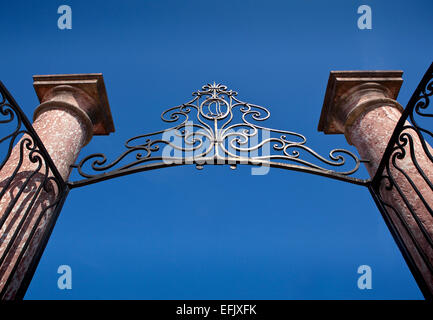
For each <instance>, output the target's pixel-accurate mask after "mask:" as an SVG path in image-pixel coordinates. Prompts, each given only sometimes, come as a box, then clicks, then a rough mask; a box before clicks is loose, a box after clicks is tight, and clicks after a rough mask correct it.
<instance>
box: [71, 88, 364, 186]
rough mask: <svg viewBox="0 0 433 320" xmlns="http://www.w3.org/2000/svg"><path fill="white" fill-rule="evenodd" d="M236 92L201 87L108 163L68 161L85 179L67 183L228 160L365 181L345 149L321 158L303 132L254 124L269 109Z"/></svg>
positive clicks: (92, 158)
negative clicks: (164, 124)
mask: <svg viewBox="0 0 433 320" xmlns="http://www.w3.org/2000/svg"><path fill="white" fill-rule="evenodd" d="M237 95H238V93H237V92H236V91H233V90H229V89H228V88H227V86H225V85H222V84H216V83H212V84H207V85H204V86H203V87H202V89H201V90H198V91H196V92H194V93H193V99H192V100H190V101H189V102H187V103H184V104H182V105H179V106H176V107H172V108H170V109H168V110H166V111H164V112H163V113H162V115H161V119H162V120H163V121H164V122H167V123H171V124H173V125H172V126H171V127H169V128H167V129H164V130H161V131H156V132H152V133H146V134H142V135H138V136H135V137H133V138H130V139H128V140H127V141H126V142H125V145H124V146H125V150H124V151H123V152H122V153H121V154H120V155H119V156H118V157H117V158H115V159H113V160H111V161H109V160H108V157H107V156H106V155H105V154H103V153H94V154H90V155H88V156H86V157H84V158H83V159H82V160H81V161H80V162H78V163H76V164H75V165H73V167H74V168H76V169H77V171H78V173H79V175H80V176H81V177H83V178H85V179H82V180H78V181H73V182H69V185H70V187H71V188H73V187H78V186H82V185H86V184H91V183H95V182H98V181H101V180H106V179H110V178H114V177H118V176H122V175H127V174H131V173H134V172H138V171H146V170H152V169H158V168H163V167H170V166H177V165H185V164H194V165H196V167H197V169H202V168H203V166H204V165H206V164H228V165H230V166H231V167H232V168H233V169H235V168H236V166H237V165H238V164H250V165H255V166H269V167H276V168H282V169H289V170H296V171H303V172H309V173H313V174H317V175H322V176H326V177H330V178H334V179H338V180H343V181H347V182H351V183H354V184H360V185H366V184H367V183H368V181H369V180H363V179H358V178H355V177H353V176H352V175H353V174H354V173H355V172H357V171H358V169H359V167H360V163H361V162H366V161H365V160H361V159H359V158H358V157H357V156H356V155H355V154H354V153H352V152H350V151H348V150H345V149H333V150H331V151H330V152H329V154H328V156H327V157H325V156H322V155H320V154H319V153H318V152H316V151H314V150H313V149H312V148H310V147H309V146H307V139H306V137H305V136H303V135H302V134H299V133H296V132H292V131H286V130H277V129H272V128H268V127H264V126H261V125H259V123H262V122H263V121H265V120H267V119H268V118H269V117H270V112H269V111H268V110H267V109H266V108H264V107H262V106H259V105H255V104H252V103H248V102H243V101H241V100H239V99H238V98H237ZM337 169H338V170H337Z"/></svg>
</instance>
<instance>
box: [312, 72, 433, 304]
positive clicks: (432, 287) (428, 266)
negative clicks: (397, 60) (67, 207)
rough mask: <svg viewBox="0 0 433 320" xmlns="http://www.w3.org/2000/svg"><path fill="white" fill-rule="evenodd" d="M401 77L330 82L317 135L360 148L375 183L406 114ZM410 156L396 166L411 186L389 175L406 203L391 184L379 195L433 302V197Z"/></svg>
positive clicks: (426, 165)
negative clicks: (342, 139) (399, 97)
mask: <svg viewBox="0 0 433 320" xmlns="http://www.w3.org/2000/svg"><path fill="white" fill-rule="evenodd" d="M401 76H402V72H401V71H332V72H331V73H330V76H329V81H328V86H327V90H326V94H325V101H324V105H323V109H322V114H321V117H320V121H319V127H318V130H319V131H323V132H324V133H325V134H344V135H345V137H346V140H347V141H348V142H349V144H351V145H354V146H355V147H356V148H357V150H358V152H359V154H360V156H361V158H362V159H366V160H369V163H367V164H366V168H367V170H368V172H369V174H370V176H371V177H374V175H375V174H376V171H377V169H378V166H379V163H380V161H381V160H382V156H383V154H384V151H385V149H386V147H387V145H388V142H389V140H390V138H391V135H392V133H393V131H394V128H395V127H396V125H397V122H398V120H399V119H400V117H401V115H402V111H403V108H402V106H401V105H400V104H399V103H398V102H397V101H396V98H397V95H398V92H399V90H400V87H401V84H402V82H403V80H402V78H401ZM406 124H409V123H407V122H406ZM411 135H412V137H413V140H414V143H413V145H414V153H415V155H416V159H417V161H418V163H419V165H420V167H421V168H422V169H423V170H424V172H425V174H426V176H427V177H428V178H429V179H430V181H433V166H432V163H431V161H430V160H429V159H428V158H427V156H426V155H425V152H424V151H423V149H422V146H421V143H420V141H419V139H418V137H417V136H416V134H415V133H414V132H411ZM429 148H430V147H429ZM405 151H406V152H407V156H406V157H405V158H404V159H397V160H396V161H397V164H398V166H399V167H400V168H404V171H405V172H406V174H407V176H408V177H409V178H410V180H409V179H408V178H407V177H405V176H404V175H403V174H402V173H401V172H400V171H399V170H397V169H396V168H394V167H393V166H391V167H390V170H391V173H392V176H393V177H394V179H395V181H396V183H397V185H398V186H399V187H400V189H401V192H402V194H403V196H404V197H405V198H406V199H407V201H406V202H405V201H404V199H403V197H402V196H401V194H400V193H399V192H398V190H397V189H396V188H395V187H394V188H392V189H391V190H388V189H387V188H385V186H386V184H387V181H386V180H383V181H382V184H381V186H380V195H381V197H382V199H383V200H384V201H385V202H386V203H388V204H390V205H391V206H392V207H393V208H394V209H395V210H392V209H391V208H390V207H388V208H387V213H388V216H389V218H390V223H391V228H392V229H393V230H395V232H396V233H395V235H396V236H397V237H398V242H399V244H400V245H402V246H403V249H404V250H403V251H404V255H405V258H406V260H407V261H410V262H411V263H410V266H411V267H413V268H412V271H413V272H414V275H415V278H416V279H417V281H418V284H419V285H420V287H421V289H422V290H423V293H424V295H425V296H432V295H433V272H432V265H433V246H432V242H431V241H430V239H431V238H433V217H432V215H431V214H430V213H429V212H428V206H430V208H431V207H433V192H432V190H431V188H430V187H429V186H428V185H427V183H426V181H425V180H424V179H423V178H422V176H421V175H420V174H419V172H418V170H417V169H416V167H415V166H414V163H413V161H412V160H411V157H410V149H409V148H408V147H406V148H405ZM411 182H413V183H414V184H415V186H416V187H417V188H418V189H419V190H420V192H421V194H422V196H423V197H424V198H425V200H426V201H427V203H428V206H426V205H425V204H424V203H423V202H422V200H421V199H420V197H419V196H418V195H417V194H416V192H415V190H414V188H413V186H411V184H410V183H411ZM409 207H411V208H412V210H413V211H414V214H412V213H411V212H410V210H409V209H408V208H409ZM390 272H392V270H390Z"/></svg>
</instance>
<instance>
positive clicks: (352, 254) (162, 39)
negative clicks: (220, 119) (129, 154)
mask: <svg viewBox="0 0 433 320" xmlns="http://www.w3.org/2000/svg"><path fill="white" fill-rule="evenodd" d="M62 4H68V5H70V6H71V8H72V30H59V29H58V28H57V18H58V17H59V15H58V14H57V8H58V6H60V5H62ZM362 4H367V5H370V6H371V8H372V12H373V29H372V30H359V29H358V28H357V19H358V17H359V14H357V8H358V7H359V6H360V5H362ZM432 9H433V3H432V2H431V1H411V2H408V1H391V0H387V1H371V0H366V1H348V0H341V1H335V0H329V1H305V0H302V1H301V0H297V1H272V0H270V1H237V0H231V1H213V2H211V1H160V0H158V1H156V0H151V1H123V2H122V1H107V0H105V1H67V2H66V1H65V2H64V1H8V2H5V3H3V4H2V10H1V19H0V34H1V39H2V50H1V54H0V57H1V62H2V65H1V71H2V72H1V80H2V81H3V82H4V83H5V85H6V86H7V87H8V89H9V90H10V91H11V92H12V94H13V95H14V96H15V98H16V100H17V101H18V102H19V104H20V105H21V106H22V108H23V109H24V111H25V113H26V114H27V115H28V116H29V117H31V116H32V113H33V110H34V108H35V107H36V106H37V105H38V100H37V97H36V95H35V93H34V91H33V88H32V78H31V76H32V75H34V74H56V73H94V72H102V73H103V75H104V79H105V84H106V87H107V92H108V98H109V101H110V105H111V111H112V114H113V118H114V123H115V127H116V132H115V133H114V134H113V135H111V136H109V137H95V138H94V139H93V141H92V142H91V143H90V144H89V145H88V146H87V147H85V148H84V149H83V150H82V152H81V154H80V158H81V157H83V156H85V155H87V154H90V153H93V152H107V153H108V154H109V155H113V156H114V155H116V154H118V153H120V152H122V151H123V150H124V149H123V142H124V141H125V140H127V139H128V138H129V137H132V136H134V135H138V134H141V133H146V132H151V131H155V130H159V129H163V128H166V127H167V124H165V123H163V122H162V121H161V120H160V118H159V117H160V113H161V112H162V111H163V110H165V109H166V108H168V107H171V106H175V105H179V104H182V103H184V102H186V101H188V100H189V99H190V98H191V93H192V92H193V91H195V90H197V89H199V88H201V86H202V85H204V84H206V83H208V82H211V81H216V82H222V83H224V84H226V85H227V86H229V88H231V89H233V90H236V91H238V92H239V98H240V99H242V100H245V101H249V102H251V103H255V104H259V105H263V106H266V107H268V108H269V110H270V111H271V113H272V115H271V118H270V120H269V121H268V122H267V125H268V126H269V127H273V128H279V129H286V130H293V131H298V132H301V133H302V134H304V135H305V136H307V138H308V141H309V146H311V147H313V148H314V149H315V150H317V151H319V152H320V153H322V154H324V155H326V154H327V152H329V151H330V150H331V149H333V148H337V147H343V148H348V149H349V150H352V151H355V149H354V148H352V147H350V146H348V144H347V142H346V141H345V139H344V137H343V136H326V135H324V134H323V133H319V132H317V129H316V128H317V124H318V121H319V116H320V111H321V108H322V103H323V97H324V93H325V89H326V84H327V80H328V75H329V71H330V70H357V69H361V70H369V69H387V70H389V69H393V70H395V69H397V70H403V71H404V75H403V78H404V84H403V87H402V89H401V92H400V95H399V99H398V100H399V101H400V103H402V104H403V105H405V104H406V103H407V101H408V99H409V97H410V95H411V94H412V92H413V90H414V89H415V87H416V85H417V84H418V82H419V80H420V79H421V77H422V75H423V73H424V71H425V70H426V68H427V67H428V66H429V65H430V63H431V60H432V54H431V53H432V49H433V43H432V42H431V34H432V27H433V20H432V19H431V12H432ZM360 175H361V176H363V177H366V175H367V173H366V172H365V170H363V171H362V172H361V173H360ZM64 264H66V265H69V266H71V268H72V284H73V287H72V290H63V291H62V290H59V289H58V288H57V279H58V276H59V275H58V274H57V268H58V266H59V265H64ZM364 264H366V265H369V266H371V268H372V271H373V289H372V290H359V289H358V288H357V279H358V277H359V275H358V274H357V268H358V266H360V265H364ZM25 298H26V299H422V295H421V293H420V291H419V289H418V288H417V285H416V283H415V281H414V279H413V277H412V275H411V274H410V271H409V270H408V267H407V266H406V265H405V262H404V260H403V258H402V256H401V254H400V252H399V250H398V248H397V246H396V245H395V243H394V241H393V239H392V237H391V235H390V233H389V232H388V230H387V228H386V226H385V224H384V222H383V220H382V218H381V215H380V214H379V211H378V210H377V208H376V207H375V204H374V203H373V200H372V199H371V197H370V195H369V193H368V191H367V189H366V188H363V187H360V186H355V185H350V184H346V183H343V182H339V181H334V180H330V179H326V178H323V177H318V176H313V175H308V174H304V173H298V172H291V171H283V170H279V169H272V170H271V171H270V173H269V174H268V175H265V176H252V175H251V173H250V167H246V166H241V167H239V168H238V169H237V170H230V169H229V168H228V167H227V166H208V167H205V168H204V170H201V171H198V170H196V169H195V168H194V167H193V166H185V167H178V168H169V169H162V170H157V171H150V172H144V173H139V174H135V175H131V176H127V177H123V178H118V179H114V180H110V181H106V182H102V183H99V184H96V185H91V186H87V187H83V188H80V189H75V190H72V191H71V193H70V195H69V197H68V199H67V201H66V204H65V206H64V209H63V211H62V212H61V215H60V217H59V219H58V222H57V225H56V227H55V229H54V231H53V234H52V236H51V239H50V241H49V243H48V245H47V248H46V250H45V253H44V255H43V256H42V259H41V261H40V264H39V267H38V269H37V271H36V273H35V276H34V278H33V281H32V283H31V285H30V287H29V290H28V292H27V295H26V297H25Z"/></svg>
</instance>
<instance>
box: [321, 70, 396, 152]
mask: <svg viewBox="0 0 433 320" xmlns="http://www.w3.org/2000/svg"><path fill="white" fill-rule="evenodd" d="M402 74H403V71H331V72H330V74H329V80H328V85H327V88H326V93H325V99H324V102H323V107H322V113H321V115H320V121H319V126H318V130H319V131H323V132H324V133H325V134H341V133H343V134H345V136H346V139H347V140H348V142H349V143H351V142H350V139H349V138H348V135H347V133H348V128H349V127H350V126H351V125H352V124H353V122H354V121H355V120H356V119H358V118H359V117H360V116H361V115H362V114H363V113H365V112H366V111H369V110H371V109H373V108H376V107H382V106H391V107H395V108H397V109H398V110H399V111H401V112H402V111H403V107H402V106H401V105H400V104H399V103H398V102H397V101H396V100H395V99H396V98H397V95H398V93H399V91H400V87H401V84H402V83H403V79H402V77H401V76H402Z"/></svg>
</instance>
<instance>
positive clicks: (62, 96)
mask: <svg viewBox="0 0 433 320" xmlns="http://www.w3.org/2000/svg"><path fill="white" fill-rule="evenodd" d="M33 87H34V88H35V91H36V94H37V96H38V99H39V101H40V103H41V104H40V105H39V106H38V107H37V108H36V110H35V112H34V114H33V120H36V119H37V118H38V117H39V115H40V114H42V113H43V112H45V111H47V110H51V109H67V110H69V111H71V112H73V113H74V114H76V115H77V116H79V117H80V118H81V120H82V121H83V123H84V125H85V126H86V127H87V130H86V131H87V133H86V135H87V136H86V142H85V144H87V143H88V142H89V141H90V140H91V139H92V136H93V135H108V134H110V133H111V132H114V124H113V118H112V116H111V111H110V106H109V104H108V98H107V92H106V90H105V84H104V79H103V76H102V74H101V73H87V74H58V75H35V76H33Z"/></svg>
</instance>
